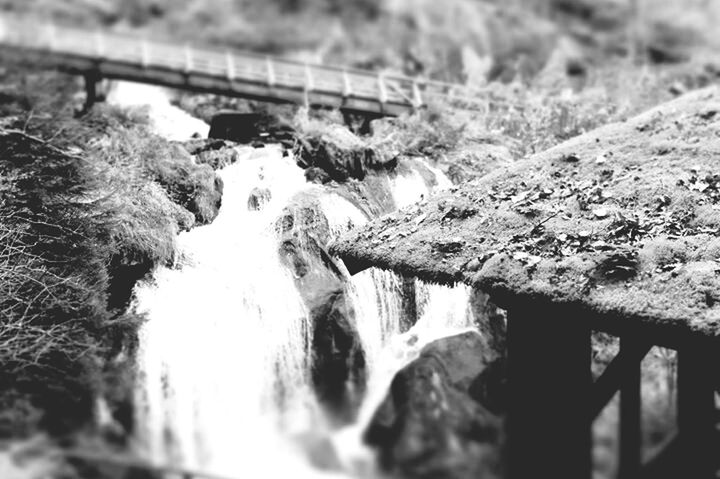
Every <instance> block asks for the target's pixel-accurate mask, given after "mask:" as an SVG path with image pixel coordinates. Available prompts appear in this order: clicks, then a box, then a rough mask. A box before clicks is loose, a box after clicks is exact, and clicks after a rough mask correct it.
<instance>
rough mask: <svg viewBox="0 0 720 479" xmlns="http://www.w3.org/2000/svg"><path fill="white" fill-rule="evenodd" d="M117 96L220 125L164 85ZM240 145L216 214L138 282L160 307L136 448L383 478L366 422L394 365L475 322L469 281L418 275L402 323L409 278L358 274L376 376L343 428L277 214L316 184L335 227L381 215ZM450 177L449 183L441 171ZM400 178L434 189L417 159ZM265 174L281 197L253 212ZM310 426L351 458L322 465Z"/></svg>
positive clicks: (181, 126) (141, 356) (416, 192)
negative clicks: (181, 105) (314, 374)
mask: <svg viewBox="0 0 720 479" xmlns="http://www.w3.org/2000/svg"><path fill="white" fill-rule="evenodd" d="M109 98H110V101H112V102H114V103H116V104H118V105H124V106H133V105H147V106H148V114H149V116H150V119H151V126H152V127H153V128H154V129H155V131H156V132H157V133H158V134H160V135H162V136H165V137H166V138H170V139H182V138H187V137H189V136H190V135H192V134H193V133H195V132H200V133H201V134H203V133H206V132H207V125H205V124H204V123H202V122H199V120H197V119H195V118H192V117H191V116H189V115H188V114H187V113H185V112H183V111H181V110H179V109H177V108H175V107H173V106H172V105H171V104H170V102H169V100H168V96H167V94H165V92H164V91H163V90H162V89H159V88H155V87H147V86H137V85H131V84H124V83H121V84H119V85H118V86H116V88H115V89H114V90H113V92H112V94H111V95H110V97H109ZM238 151H239V155H240V159H239V161H238V162H237V163H235V164H233V165H230V166H228V167H226V168H224V169H223V170H222V171H221V172H220V175H221V176H222V179H223V181H224V184H225V188H224V196H223V203H222V207H221V209H220V212H219V215H218V217H217V219H216V220H215V221H214V222H213V223H212V224H210V225H207V226H202V227H197V228H195V229H193V230H191V231H189V232H185V233H182V234H181V235H180V236H179V238H178V244H179V248H178V252H177V257H178V259H177V262H176V264H175V265H174V266H173V267H170V268H159V269H158V270H157V271H156V272H155V274H154V277H153V278H152V280H150V281H147V282H146V283H143V284H140V285H139V286H138V287H137V288H136V292H135V293H136V304H135V308H136V309H137V310H138V311H140V312H143V313H145V314H146V315H147V318H148V321H147V322H146V323H145V324H144V325H143V326H142V328H141V331H140V344H139V350H138V354H137V368H138V378H137V381H138V384H137V391H136V418H137V420H136V443H137V448H136V449H137V451H138V453H139V454H141V455H144V456H146V457H147V458H148V459H149V460H151V461H153V462H156V463H159V464H165V463H171V464H173V465H175V466H182V467H186V468H189V469H195V470H202V471H206V472H209V473H215V474H221V475H224V476H227V477H229V478H235V477H248V476H251V477H284V476H292V477H301V478H302V477H308V478H314V477H375V476H376V472H375V470H374V468H373V466H372V464H373V463H374V462H373V460H372V454H371V453H370V452H369V451H368V450H367V449H366V448H365V447H364V446H363V445H362V441H361V432H362V430H363V428H364V427H365V426H366V425H367V423H368V421H369V420H370V418H371V416H372V414H373V412H374V410H375V408H376V406H377V405H378V404H379V403H380V401H381V400H382V398H383V396H384V395H385V394H386V392H387V387H388V385H389V383H390V381H391V380H392V377H393V375H394V374H395V373H396V372H397V371H398V370H399V369H400V368H402V367H403V366H404V365H406V364H407V363H408V362H409V361H411V360H412V359H414V358H415V357H417V355H418V354H419V351H420V350H421V349H422V347H423V346H424V345H425V344H427V343H428V342H429V341H432V340H434V339H437V338H439V337H442V336H445V335H448V334H452V333H455V332H458V331H461V330H463V329H466V328H469V327H471V326H472V324H473V318H472V313H471V311H470V308H469V291H468V290H467V289H466V288H464V287H455V288H449V287H443V286H437V285H428V284H424V283H422V282H420V281H416V283H415V289H416V309H417V317H418V320H417V322H416V324H415V325H413V326H412V327H411V328H409V330H407V331H403V325H402V299H403V298H402V279H401V278H399V277H397V276H396V275H395V274H393V273H390V272H385V271H380V270H377V269H369V270H366V271H364V272H362V273H359V274H357V275H355V276H353V277H350V276H349V275H348V280H347V282H346V286H345V287H346V293H347V295H348V298H349V299H350V302H351V304H352V307H353V309H354V311H355V327H356V330H357V332H358V336H359V340H360V342H361V344H362V346H363V349H364V352H365V358H366V368H367V385H366V386H367V387H366V394H365V398H364V400H363V402H362V404H361V407H360V411H359V414H358V420H357V421H356V423H355V424H352V425H349V426H347V427H344V428H341V429H340V430H332V429H331V427H330V426H329V423H328V421H326V419H325V414H324V411H323V408H322V406H321V405H320V404H319V402H318V401H317V399H316V397H315V394H314V392H313V388H312V384H311V379H310V368H311V357H312V351H311V338H310V335H311V332H312V324H310V322H311V321H310V319H309V314H308V311H306V309H305V307H304V305H303V300H302V297H301V295H300V294H299V292H298V290H297V287H296V285H295V282H294V281H293V277H292V275H291V274H290V273H289V271H288V270H287V269H286V268H285V267H284V266H283V265H282V264H281V262H280V258H279V255H278V250H277V245H278V243H277V236H276V232H275V228H274V226H275V222H276V220H277V218H278V217H279V216H280V214H281V212H282V210H283V208H284V207H285V206H286V205H287V204H288V203H289V202H291V201H292V198H293V196H294V195H296V194H298V193H300V192H303V191H309V190H311V189H312V190H313V191H314V192H315V194H317V195H318V198H319V203H320V210H321V211H322V213H323V214H324V215H325V217H326V218H327V219H328V222H329V225H330V231H331V233H332V235H339V234H341V233H343V232H345V231H347V230H348V229H349V228H350V227H352V226H357V225H360V224H362V223H364V222H366V221H368V218H367V217H366V216H365V214H364V213H362V212H361V211H360V210H359V209H358V208H356V207H355V206H354V205H353V204H351V203H350V202H349V201H347V200H345V199H343V198H342V197H340V196H339V195H338V194H336V193H333V192H332V191H329V190H327V189H325V187H320V186H317V185H310V184H307V183H306V182H305V179H304V176H303V171H302V170H301V169H300V168H299V167H298V166H297V165H296V164H295V162H294V161H293V160H292V159H291V158H287V157H285V158H284V157H283V156H282V153H281V151H280V150H279V149H277V148H271V147H268V148H264V149H259V150H253V149H250V148H240V149H239V150H238ZM436 174H438V175H442V174H441V173H436ZM438 184H439V185H441V186H445V185H448V184H449V182H448V181H447V179H446V178H443V177H439V178H438ZM391 186H392V193H393V198H394V200H395V202H396V204H397V205H399V206H406V205H409V204H412V203H413V202H415V201H418V200H419V199H421V198H422V197H424V196H426V195H428V194H429V193H430V191H429V189H428V187H427V186H426V184H425V182H424V180H423V179H422V177H421V176H420V175H419V174H417V173H416V172H411V173H410V174H405V175H398V176H397V177H395V178H394V179H392V180H391ZM256 187H262V188H267V189H269V190H270V191H271V193H272V197H271V199H270V201H269V203H268V204H267V205H266V206H265V207H264V208H263V209H262V210H260V211H249V210H248V207H247V198H248V195H249V194H250V191H251V190H252V189H253V188H256ZM318 190H319V191H318ZM307 437H314V438H318V437H319V438H325V439H326V440H327V442H326V444H327V447H325V449H333V448H334V450H335V451H334V453H333V454H334V455H336V456H337V458H338V459H337V460H338V462H339V463H340V468H339V469H340V470H337V469H338V468H335V469H336V471H335V472H332V473H331V472H325V471H321V470H319V469H318V468H317V467H314V466H313V465H312V461H310V460H309V457H308V456H309V452H308V450H307V447H303V445H304V446H307V444H306V443H307V441H305V440H303V439H302V438H307ZM298 438H301V439H298ZM304 443H305V444H304ZM321 443H322V444H325V443H324V442H321Z"/></svg>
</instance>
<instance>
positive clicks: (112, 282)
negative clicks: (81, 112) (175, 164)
mask: <svg viewBox="0 0 720 479" xmlns="http://www.w3.org/2000/svg"><path fill="white" fill-rule="evenodd" d="M4 86H5V96H4V98H3V99H2V100H3V101H2V102H0V110H1V111H2V113H4V115H5V116H4V118H5V120H6V125H9V126H15V127H21V128H22V129H24V130H25V131H28V132H32V133H34V134H37V135H39V136H41V137H43V138H46V139H48V140H49V141H50V142H51V143H52V144H53V145H56V146H58V147H61V149H58V148H56V147H55V146H52V145H50V144H48V143H45V142H43V141H42V140H39V139H37V138H33V137H28V136H25V135H23V134H22V133H19V132H15V133H7V132H5V133H3V135H2V138H1V139H0V150H1V151H2V154H0V178H1V180H0V318H1V320H0V323H1V324H0V363H2V364H3V370H2V372H0V386H1V389H2V393H1V394H0V403H1V404H2V405H3V408H5V409H6V413H5V414H3V415H2V416H0V436H8V435H11V436H19V435H25V434H30V433H32V432H33V431H34V430H36V429H37V428H38V427H39V428H42V429H45V430H49V431H50V432H54V433H65V432H68V431H69V430H73V429H75V428H77V427H78V426H80V425H82V424H83V423H85V422H86V421H88V420H89V419H90V414H91V411H92V409H93V407H92V401H94V398H95V396H96V395H97V394H98V393H99V392H100V391H103V390H104V391H105V393H108V394H111V395H112V396H113V399H116V400H127V398H128V394H130V389H129V388H128V384H127V383H124V384H123V383H122V381H127V380H129V378H128V375H127V374H125V373H124V372H122V371H115V370H114V368H115V366H114V364H115V361H109V359H110V358H114V357H115V356H116V355H117V354H118V353H119V352H120V351H121V350H126V349H128V348H132V347H133V344H134V341H135V340H134V336H135V331H136V329H137V325H138V324H139V321H141V319H142V318H138V317H136V316H134V315H130V314H126V313H125V312H124V311H125V309H126V306H127V303H128V301H129V300H130V298H131V292H132V286H133V284H134V282H135V281H136V280H138V279H139V278H141V277H142V276H144V275H145V274H147V273H148V272H149V271H150V270H152V269H153V268H154V267H155V266H156V265H159V264H164V263H168V262H170V261H172V259H173V256H174V251H175V238H176V235H177V233H178V232H179V231H180V229H187V228H189V227H191V226H192V225H193V224H194V222H195V220H194V218H193V215H192V214H191V213H190V212H189V211H188V210H187V209H185V208H184V207H182V206H180V205H178V204H176V203H175V202H174V201H173V196H172V188H179V186H177V184H176V182H174V181H171V175H169V174H166V173H164V171H165V169H166V168H167V165H168V164H170V163H172V160H173V159H174V155H178V154H179V153H178V152H177V151H176V150H175V148H174V147H172V146H171V145H169V144H167V143H166V142H164V141H163V140H161V139H160V138H158V137H156V136H154V135H152V134H150V133H149V132H148V131H147V128H146V127H145V126H144V125H143V119H142V118H143V114H142V112H125V111H122V110H118V109H114V108H111V107H108V106H100V107H98V108H96V109H95V110H93V111H92V112H91V113H90V114H89V115H86V116H85V117H83V118H75V117H74V116H73V111H72V104H73V101H72V100H71V99H72V97H73V94H74V91H75V90H76V87H75V85H74V83H73V82H72V81H68V79H67V78H66V77H62V76H58V75H55V74H47V73H33V72H31V73H30V74H28V75H27V76H26V77H25V78H23V79H22V80H18V79H17V78H13V77H12V74H10V75H9V78H5V83H4ZM42 87H44V88H45V90H44V91H45V94H43V93H42V92H43V88H42ZM68 105H70V106H68ZM185 173H187V171H184V170H183V171H180V172H174V177H172V178H174V179H175V180H177V181H180V178H181V176H182V175H183V174H185ZM161 176H162V177H163V178H165V180H166V181H165V183H164V184H162V183H161V182H159V181H158V179H159V178H160V177H161ZM108 375H110V376H108ZM123 377H124V378H125V379H124V380H122V379H120V378H123ZM116 378H117V379H116ZM108 388H113V390H112V391H110V390H108ZM27 411H31V413H28V412H27Z"/></svg>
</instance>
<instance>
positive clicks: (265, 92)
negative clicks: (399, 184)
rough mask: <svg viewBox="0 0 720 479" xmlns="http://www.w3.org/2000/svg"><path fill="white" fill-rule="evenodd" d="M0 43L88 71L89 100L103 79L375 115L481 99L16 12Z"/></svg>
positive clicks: (0, 24) (440, 87)
mask: <svg viewBox="0 0 720 479" xmlns="http://www.w3.org/2000/svg"><path fill="white" fill-rule="evenodd" d="M0 48H1V49H2V50H4V51H6V52H11V53H15V54H19V55H21V56H22V58H23V59H24V60H28V61H35V62H42V63H43V64H48V63H49V64H51V65H52V66H55V67H57V68H59V69H62V70H64V71H68V72H71V73H73V74H79V75H83V76H84V77H85V79H86V84H87V86H88V98H87V100H88V103H89V104H92V102H94V101H95V100H96V99H97V97H98V89H97V86H98V84H99V82H100V80H102V79H118V80H128V81H134V82H140V83H150V84H156V85H162V86H167V87H172V88H178V89H184V90H192V91H198V92H206V93H216V94H220V95H226V96H233V97H241V98H248V99H254V100H260V101H268V102H275V103H298V104H304V105H307V106H317V107H329V108H339V109H342V110H344V111H348V112H357V113H363V114H369V115H389V116H395V115H399V114H401V113H404V112H408V111H412V110H414V109H417V108H421V107H423V106H425V105H427V104H429V103H433V102H437V101H443V102H453V103H455V104H458V105H459V106H462V107H466V108H471V109H475V108H478V107H482V106H483V102H482V101H481V99H480V98H479V97H475V98H473V97H472V95H471V94H470V93H469V90H468V89H466V88H464V87H462V86H459V85H455V84H450V83H442V82H435V81H429V80H422V79H418V78H411V77H405V76H397V75H386V74H384V73H382V72H372V71H365V70H357V69H350V68H342V67H334V66H326V65H319V64H312V63H307V62H300V61H295V60H289V59H285V58H279V57H272V56H266V55H259V54H255V53H249V52H240V51H234V50H223V49H219V48H213V47H199V46H192V45H190V44H182V43H180V44H178V42H173V41H162V40H149V39H146V38H143V37H140V36H138V35H134V34H124V33H109V32H104V31H99V30H98V31H93V30H87V29H80V28H72V27H67V26H60V25H57V24H54V23H42V22H39V21H38V20H37V19H32V18H23V17H18V16H14V15H2V16H0Z"/></svg>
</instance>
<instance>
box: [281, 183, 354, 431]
mask: <svg viewBox="0 0 720 479" xmlns="http://www.w3.org/2000/svg"><path fill="white" fill-rule="evenodd" d="M276 229H277V231H278V233H279V236H280V245H279V253H280V258H281V261H282V262H283V263H284V264H285V266H286V267H287V268H288V269H289V270H290V271H291V272H292V274H293V276H294V278H295V283H296V285H297V288H298V291H299V292H300V295H301V296H302V298H303V301H304V302H305V305H306V307H307V310H308V311H309V313H310V318H311V324H312V325H313V329H312V331H311V342H312V351H313V357H312V380H313V385H314V387H315V391H316V393H317V395H318V398H319V399H320V401H321V402H322V403H323V404H324V405H325V406H326V407H327V408H328V410H330V411H331V412H332V413H333V415H334V419H335V420H337V421H338V422H340V423H347V422H350V421H351V420H352V419H353V418H354V416H355V414H356V412H357V408H358V406H359V401H360V399H361V397H362V392H363V391H362V385H363V384H364V383H365V356H364V353H363V350H362V346H361V343H360V338H359V336H358V332H357V329H356V328H355V311H354V310H353V308H352V305H351V304H350V303H349V301H348V299H347V296H346V294H345V284H344V281H345V280H344V277H343V275H342V273H341V272H340V270H339V269H338V267H337V265H336V264H335V262H334V260H333V259H332V257H331V256H330V255H329V254H328V253H327V251H326V250H325V245H326V244H327V242H328V240H329V238H330V227H329V224H328V220H327V218H326V217H325V216H324V214H323V212H322V210H321V209H320V203H319V202H318V200H317V197H316V196H314V194H313V193H311V192H306V193H302V194H300V195H297V196H296V197H295V198H294V199H293V201H292V203H291V205H290V206H288V207H287V208H286V209H285V212H284V214H283V215H282V216H281V218H280V219H279V220H278V223H277V225H276Z"/></svg>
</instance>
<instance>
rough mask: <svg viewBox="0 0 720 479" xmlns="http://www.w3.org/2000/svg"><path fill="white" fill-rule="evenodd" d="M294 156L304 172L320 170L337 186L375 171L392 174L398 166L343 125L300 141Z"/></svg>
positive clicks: (299, 139)
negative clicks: (311, 169) (386, 171)
mask: <svg viewBox="0 0 720 479" xmlns="http://www.w3.org/2000/svg"><path fill="white" fill-rule="evenodd" d="M294 153H295V157H296V158H297V161H298V164H299V165H300V166H301V167H302V168H310V167H317V168H320V169H321V170H323V171H325V172H326V173H327V174H328V175H329V177H330V178H331V179H333V180H335V181H337V182H344V181H347V180H348V179H349V178H356V179H359V180H362V179H363V178H365V176H367V174H368V172H370V171H372V170H391V169H393V168H394V167H395V166H396V164H397V163H396V161H394V158H388V157H386V156H385V155H382V154H380V153H379V152H378V151H377V150H376V149H374V148H371V147H370V146H368V145H367V144H366V143H365V142H364V141H362V140H361V139H360V138H359V137H357V136H355V135H354V134H353V133H351V132H350V131H349V130H348V129H346V128H344V127H341V126H339V125H328V127H327V129H326V130H325V131H324V132H323V133H322V134H321V135H317V136H308V137H305V138H298V141H297V143H296V146H295V150H294Z"/></svg>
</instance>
